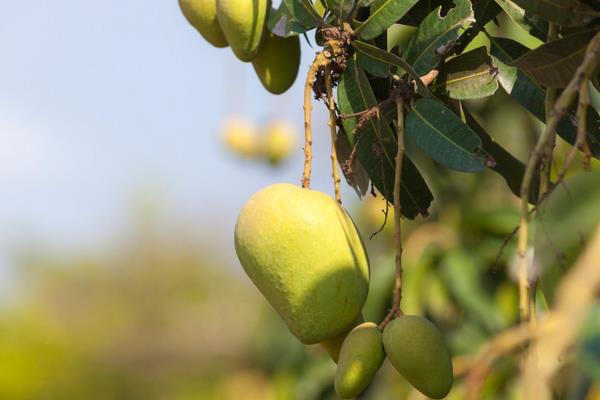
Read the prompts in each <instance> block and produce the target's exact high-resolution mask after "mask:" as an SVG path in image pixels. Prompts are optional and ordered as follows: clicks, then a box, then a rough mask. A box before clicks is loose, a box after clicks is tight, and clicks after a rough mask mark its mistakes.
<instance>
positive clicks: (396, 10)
mask: <svg viewBox="0 0 600 400" xmlns="http://www.w3.org/2000/svg"><path fill="white" fill-rule="evenodd" d="M417 1H418V0H404V1H398V0H376V1H375V2H374V3H373V4H372V5H371V15H370V16H369V18H368V19H367V20H366V21H365V22H364V23H363V24H362V25H361V26H359V27H358V28H357V29H356V31H355V32H354V33H355V35H356V36H357V37H360V38H362V39H365V40H369V39H374V38H376V37H377V36H379V35H381V34H382V33H383V32H385V31H386V30H387V29H388V28H389V27H390V26H392V25H393V24H394V23H395V22H396V21H398V20H399V19H400V18H402V17H403V16H404V14H406V13H407V12H408V10H410V9H411V7H412V6H414V5H415V4H416V3H417Z"/></svg>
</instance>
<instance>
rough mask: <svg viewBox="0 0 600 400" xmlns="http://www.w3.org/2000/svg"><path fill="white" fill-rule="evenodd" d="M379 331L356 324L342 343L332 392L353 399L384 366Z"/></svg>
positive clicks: (369, 323)
mask: <svg viewBox="0 0 600 400" xmlns="http://www.w3.org/2000/svg"><path fill="white" fill-rule="evenodd" d="M384 360H385V352H384V350H383V343H382V335H381V331H380V330H379V328H378V327H377V325H376V324H374V323H373V322H365V323H363V324H360V325H358V326H357V327H356V328H354V329H352V331H351V332H350V333H349V334H348V336H347V337H346V340H344V343H343V344H342V348H341V350H340V356H339V359H338V366H337V369H336V372H335V392H336V393H337V395H338V396H339V397H341V398H342V399H353V398H355V397H356V396H358V395H359V394H360V393H361V392H362V391H363V390H365V389H366V388H367V386H369V384H370V383H371V381H372V380H373V376H375V373H376V372H377V371H378V370H379V368H380V367H381V364H383V361H384Z"/></svg>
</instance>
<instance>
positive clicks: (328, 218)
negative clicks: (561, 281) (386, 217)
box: [235, 184, 369, 344]
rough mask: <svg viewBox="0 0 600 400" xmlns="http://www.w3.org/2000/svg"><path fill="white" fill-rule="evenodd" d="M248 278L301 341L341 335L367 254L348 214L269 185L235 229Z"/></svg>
mask: <svg viewBox="0 0 600 400" xmlns="http://www.w3.org/2000/svg"><path fill="white" fill-rule="evenodd" d="M235 249H236V253H237V256H238V258H239V260H240V263H241V264H242V267H243V268H244V270H245V272H246V273H247V275H248V276H249V277H250V279H251V280H252V281H253V283H254V284H255V285H256V287H257V288H258V289H259V290H260V291H261V292H262V294H263V295H264V296H265V297H266V299H267V300H268V302H269V303H270V304H271V306H272V307H273V308H274V309H275V310H276V311H277V312H278V313H279V315H280V316H281V317H282V319H283V320H284V321H285V322H286V324H287V326H288V328H289V329H290V331H291V332H292V333H293V334H294V335H295V336H296V337H297V338H298V339H299V340H300V341H301V342H303V343H305V344H314V343H319V342H323V341H326V340H329V339H332V338H335V337H336V336H339V335H340V334H342V333H344V331H346V330H348V329H349V328H350V327H351V325H352V323H353V321H354V320H355V319H356V318H357V317H358V316H359V314H360V312H361V309H362V306H363V304H364V302H365V299H366V297H367V292H368V288H369V261H368V258H367V253H366V251H365V249H364V247H363V243H362V241H361V238H360V236H359V233H358V231H357V230H356V227H355V226H354V223H353V221H352V219H351V218H350V216H349V215H348V214H347V213H346V211H344V209H343V208H342V207H341V206H340V205H338V203H337V202H336V201H335V200H333V199H332V198H331V197H329V196H328V195H326V194H324V193H321V192H318V191H313V190H309V189H302V188H300V187H297V186H295V185H291V184H275V185H271V186H268V187H267V188H265V189H263V190H261V191H259V192H258V193H256V194H255V195H253V196H252V197H251V198H250V200H249V201H248V202H247V203H246V205H245V206H244V207H243V209H242V211H241V212H240V214H239V216H238V220H237V223H236V227H235Z"/></svg>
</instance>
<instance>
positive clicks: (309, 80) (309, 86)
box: [302, 52, 330, 189]
mask: <svg viewBox="0 0 600 400" xmlns="http://www.w3.org/2000/svg"><path fill="white" fill-rule="evenodd" d="M329 63H330V61H329V59H328V58H327V57H326V56H325V55H324V54H323V52H320V53H317V55H316V56H315V60H314V61H313V63H312V64H311V66H310V68H309V69H308V74H307V76H306V83H305V84H304V171H303V173H302V187H303V188H305V189H310V173H311V164H312V125H311V118H312V116H311V111H312V91H313V83H314V81H315V79H316V77H317V73H318V72H319V70H320V69H321V68H322V67H324V66H327V65H329Z"/></svg>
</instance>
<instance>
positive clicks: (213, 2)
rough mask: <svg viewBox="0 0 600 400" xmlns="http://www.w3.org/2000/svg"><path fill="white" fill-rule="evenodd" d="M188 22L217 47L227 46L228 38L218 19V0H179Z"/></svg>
mask: <svg viewBox="0 0 600 400" xmlns="http://www.w3.org/2000/svg"><path fill="white" fill-rule="evenodd" d="M179 7H180V8H181V11H182V12H183V15H184V16H185V17H186V18H187V20H188V22H189V23H190V24H191V25H192V26H193V27H194V28H196V30H197V31H198V32H200V34H201V35H202V37H204V39H206V41H207V42H208V43H210V44H212V45H213V46H215V47H227V46H229V44H228V43H227V39H225V35H224V34H223V31H222V30H221V25H219V20H218V19H217V0H179Z"/></svg>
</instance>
